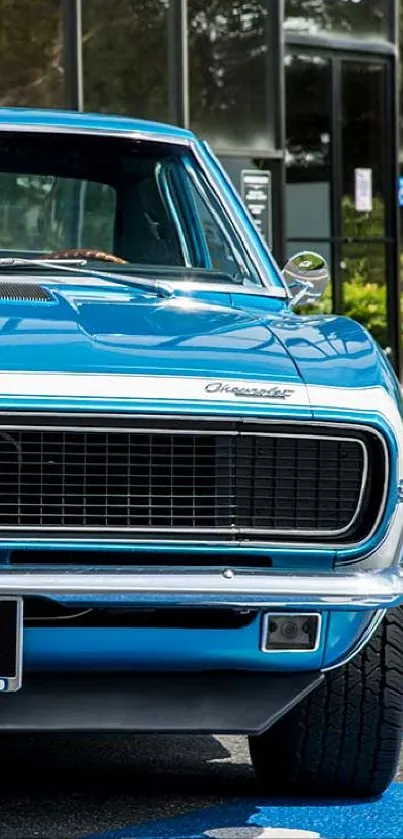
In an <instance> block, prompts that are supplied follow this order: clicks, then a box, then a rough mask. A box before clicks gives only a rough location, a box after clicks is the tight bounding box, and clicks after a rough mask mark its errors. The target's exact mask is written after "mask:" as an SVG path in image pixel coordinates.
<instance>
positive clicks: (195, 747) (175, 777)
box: [0, 735, 256, 839]
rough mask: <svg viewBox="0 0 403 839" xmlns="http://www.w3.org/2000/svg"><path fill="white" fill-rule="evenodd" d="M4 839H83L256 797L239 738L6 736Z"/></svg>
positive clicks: (0, 748)
mask: <svg viewBox="0 0 403 839" xmlns="http://www.w3.org/2000/svg"><path fill="white" fill-rule="evenodd" d="M0 754H1V757H2V760H1V764H2V771H1V783H0V839H22V837H26V838H27V839H31V837H36V839H37V837H46V839H59V837H66V839H70V837H83V836H85V835H89V834H91V835H92V834H94V833H102V832H106V831H110V830H112V829H114V830H119V829H121V828H124V827H126V826H127V825H133V824H138V823H141V822H143V821H148V820H149V819H156V818H163V817H170V816H178V815H183V814H184V813H187V812H189V811H190V810H192V809H195V808H200V807H204V806H213V805H217V804H222V803H227V802H228V801H231V800H232V799H234V798H239V797H243V796H249V795H254V794H255V792H256V790H255V783H254V778H253V773H252V770H251V767H250V764H249V757H248V749H247V743H246V740H245V739H244V738H240V737H206V736H198V737H184V736H183V737H182V736H181V737H168V736H161V735H158V736H145V735H142V736H140V737H137V736H136V737H134V736H133V737H128V736H127V735H125V736H123V735H122V736H118V737H117V736H113V737H112V736H108V737H106V736H93V735H92V736H87V735H80V736H74V737H71V736H57V737H56V736H53V735H52V736H43V735H35V736H27V735H24V736H20V735H19V736H18V737H17V736H15V735H7V736H4V735H1V737H0Z"/></svg>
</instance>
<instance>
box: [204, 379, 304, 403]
mask: <svg viewBox="0 0 403 839" xmlns="http://www.w3.org/2000/svg"><path fill="white" fill-rule="evenodd" d="M205 391H206V393H211V394H214V393H232V394H233V396H241V397H242V396H243V397H248V396H251V397H252V398H254V399H287V398H288V397H289V396H292V394H293V393H294V390H292V389H291V388H283V387H269V388H264V387H244V386H243V385H226V384H224V382H211V383H210V384H208V385H206V387H205Z"/></svg>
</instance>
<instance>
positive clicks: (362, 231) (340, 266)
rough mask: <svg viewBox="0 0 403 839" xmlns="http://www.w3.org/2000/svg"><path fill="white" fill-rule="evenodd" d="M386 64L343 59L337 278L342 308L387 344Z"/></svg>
mask: <svg viewBox="0 0 403 839" xmlns="http://www.w3.org/2000/svg"><path fill="white" fill-rule="evenodd" d="M386 70H387V68H386V66H385V64H384V63H383V62H378V61H376V62H375V61H362V60H342V61H340V63H339V66H338V67H337V68H336V74H337V75H336V83H338V85H339V86H340V88H339V89H340V98H339V101H340V111H339V122H338V132H337V133H338V135H339V136H338V137H337V140H338V142H337V147H338V148H337V155H338V159H337V160H336V161H335V163H336V166H335V172H334V176H335V177H334V190H335V206H336V208H337V209H336V213H335V227H336V229H335V231H334V233H335V248H334V250H335V259H334V271H335V283H336V286H337V287H338V291H339V294H338V296H339V300H338V301H337V302H338V304H339V306H338V308H340V310H341V311H343V312H344V313H345V314H347V315H351V316H353V317H355V318H356V319H362V320H363V322H364V323H365V326H367V328H369V329H370V331H371V332H372V334H373V335H374V337H375V338H376V339H377V340H378V341H379V343H380V344H381V345H382V346H383V347H387V345H388V329H387V302H386V301H387V294H386V288H387V286H386V278H387V251H386V246H387V237H386V217H385V207H386V195H387V178H388V168H387V167H388V160H387V124H386V119H385V116H386V115H385V90H386Z"/></svg>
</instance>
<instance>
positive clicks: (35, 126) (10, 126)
mask: <svg viewBox="0 0 403 839" xmlns="http://www.w3.org/2000/svg"><path fill="white" fill-rule="evenodd" d="M1 131H15V132H16V133H24V134H80V135H83V134H84V135H87V136H88V137H119V138H122V139H126V140H146V141H147V142H153V143H165V144H168V145H175V146H183V147H184V148H185V149H186V148H187V149H188V148H191V147H192V146H193V145H194V144H196V142H197V141H196V138H195V137H193V136H192V135H190V136H189V137H187V136H183V135H181V136H179V137H178V136H177V135H176V136H175V134H169V133H168V134H162V133H161V134H157V133H156V132H155V131H153V130H152V129H150V130H147V129H141V130H137V131H136V130H130V129H122V130H119V129H117V128H108V127H107V126H102V128H101V127H99V128H95V127H94V128H89V127H88V126H87V127H85V128H84V127H83V128H80V127H78V126H77V125H69V126H65V125H43V124H41V123H38V122H36V123H31V124H29V125H28V124H23V123H15V122H2V121H0V132H1Z"/></svg>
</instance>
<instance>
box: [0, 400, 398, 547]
mask: <svg viewBox="0 0 403 839" xmlns="http://www.w3.org/2000/svg"><path fill="white" fill-rule="evenodd" d="M24 416H25V417H26V416H28V413H27V414H25V413H24ZM29 416H30V417H34V416H35V418H36V419H39V418H41V419H42V420H43V417H44V416H46V417H57V418H58V419H59V418H60V419H63V420H64V422H63V423H60V424H59V423H57V424H55V425H53V424H49V425H44V424H43V423H42V424H37V423H35V424H22V423H21V424H19V423H16V422H10V423H7V422H4V420H5V415H4V414H3V415H2V416H0V422H1V424H0V434H1V432H2V431H3V433H4V432H6V431H8V432H9V431H13V430H14V431H18V430H24V431H26V432H27V433H29V432H31V431H41V432H42V431H49V432H52V431H65V432H72V433H74V432H81V433H85V432H88V433H102V432H107V433H122V432H125V433H126V434H128V436H130V433H133V434H136V433H138V434H141V433H147V434H152V433H155V434H158V435H160V434H171V435H172V434H175V435H182V434H183V435H193V436H195V437H196V436H199V435H202V436H203V435H204V436H206V435H208V433H209V432H208V431H206V430H199V429H194V428H191V427H190V428H182V427H180V428H172V427H169V428H161V427H154V428H153V426H150V425H144V426H143V425H138V426H137V425H136V427H135V428H131V427H130V422H128V425H127V426H126V427H124V428H123V427H116V426H115V427H112V426H110V425H104V424H103V423H102V424H101V423H100V424H99V425H96V424H94V425H88V426H87V425H79V424H77V425H72V424H69V423H66V421H65V420H66V417H67V418H71V419H73V416H72V415H60V414H46V415H43V414H36V413H35V414H34V413H30V414H29ZM75 416H79V417H80V418H83V415H75ZM87 416H88V415H87ZM116 416H123V415H116ZM94 418H96V419H99V420H107V419H112V416H110V415H109V416H108V417H107V416H105V415H94V416H91V419H94ZM130 419H132V420H133V419H134V418H133V417H131V418H130V417H127V416H126V420H128V421H130ZM142 419H152V418H151V417H147V418H145V417H143V418H142ZM154 419H155V417H154ZM158 419H159V420H161V419H162V420H164V419H168V418H167V417H165V418H164V417H158ZM169 419H170V420H173V418H172V417H170V418H169ZM189 419H190V418H188V417H187V418H186V417H175V422H176V423H179V422H186V421H189ZM192 419H193V421H195V418H192ZM197 419H198V421H200V420H202V421H206V420H214V421H217V420H218V421H220V420H221V421H222V422H225V421H227V422H231V421H232V422H233V420H232V419H231V418H222V417H219V418H217V417H207V418H206V417H204V418H199V417H198V418H197ZM136 420H137V421H139V420H140V417H138V416H137V417H136ZM246 421H248V422H249V423H252V424H259V426H260V428H259V430H258V431H242V430H235V431H234V430H231V429H225V430H224V429H223V430H221V429H214V431H212V432H210V434H212V435H213V434H214V436H228V437H230V436H231V437H234V436H241V437H242V436H249V437H275V438H280V437H283V438H290V437H291V438H292V439H304V438H308V439H315V440H318V439H319V440H327V441H329V440H337V442H343V441H347V442H355V443H359V444H360V445H361V448H362V451H363V464H364V465H363V472H362V481H361V488H360V494H359V502H358V504H357V508H356V511H355V514H354V517H353V518H352V519H351V520H350V521H349V523H348V525H347V526H345V527H343V528H341V529H338V530H337V529H336V530H335V529H333V530H318V529H315V530H308V529H303V530H298V529H291V528H290V529H284V530H281V529H267V528H259V527H252V528H249V527H237V526H234V525H233V526H231V527H215V526H214V527H207V528H203V527H193V526H192V527H175V526H168V527H167V526H163V527H156V526H154V525H153V526H150V527H148V526H146V525H142V526H139V527H137V526H130V525H129V526H124V527H122V526H119V527H114V526H99V525H96V526H90V525H81V526H66V525H57V526H51V525H46V524H44V525H37V526H31V525H14V526H10V525H0V531H1V532H9V533H14V534H17V533H21V532H24V533H26V532H28V533H31V532H32V534H36V533H46V532H49V533H52V532H58V533H66V534H68V533H105V534H108V533H110V534H111V535H113V534H117V533H121V534H125V535H126V536H128V537H130V536H133V537H135V536H137V537H138V535H139V534H145V535H147V534H149V533H157V534H166V533H167V531H168V532H169V533H170V534H172V535H174V534H178V535H179V534H183V535H186V536H192V535H193V536H196V537H203V536H206V535H210V536H213V535H215V534H216V535H217V536H218V535H221V536H232V537H233V536H237V535H239V536H241V537H242V536H244V537H248V536H251V535H253V536H255V537H256V536H257V537H259V536H260V537H261V541H259V543H258V542H256V543H255V544H256V547H258V545H259V544H262V542H265V545H267V546H268V545H269V544H270V542H269V541H268V540H270V539H271V538H273V537H274V538H276V537H277V536H287V537H290V539H291V540H294V539H298V537H309V536H315V537H318V536H320V537H327V536H329V537H337V536H338V535H342V534H343V533H345V532H347V530H350V529H351V527H352V526H353V524H354V522H355V521H356V519H357V517H358V516H359V513H360V510H361V508H362V503H363V496H364V492H365V485H366V479H367V473H368V452H367V448H366V446H365V444H364V443H363V441H362V440H360V439H358V438H357V437H356V436H354V432H364V433H365V432H366V433H371V434H373V435H375V436H376V437H377V438H378V439H379V440H380V441H381V443H382V447H383V450H384V453H385V484H384V490H383V497H382V503H381V505H380V509H379V513H378V516H377V518H376V521H375V522H374V525H373V527H372V529H371V532H370V533H369V534H367V535H366V537H365V541H367V540H368V539H369V538H370V536H371V535H372V534H373V532H374V531H375V530H376V528H377V526H378V524H379V521H380V519H381V517H382V515H383V511H384V508H385V503H386V496H387V487H388V480H389V456H388V449H387V445H386V441H385V439H384V437H383V435H382V434H380V433H379V432H378V431H377V430H376V429H374V428H373V427H371V426H364V425H363V426H361V425H357V424H354V425H353V424H338V423H337V424H336V423H329V422H323V423H312V424H310V427H313V428H315V431H313V432H312V433H301V434H295V433H291V432H290V434H286V433H284V434H279V433H278V432H270V431H264V430H263V424H264V425H265V427H266V428H267V427H270V425H281V426H287V425H294V426H295V425H300V424H301V423H300V422H298V421H288V422H287V421H283V420H282V419H280V418H278V419H276V420H262V419H259V420H257V421H255V420H254V419H250V418H248V419H247V420H246ZM241 423H242V420H241ZM317 428H318V429H319V428H322V429H327V430H329V429H334V430H336V429H337V430H338V431H341V430H342V429H344V430H346V431H348V432H349V434H348V435H346V436H344V437H341V436H335V437H332V436H331V435H323V434H320V433H318V432H317V431H316V429H317ZM14 538H15V536H14ZM17 538H18V537H17ZM28 538H29V537H28ZM133 541H135V540H134V539H133ZM189 541H191V540H189ZM196 541H197V540H196ZM183 544H184V545H185V544H186V542H184V543H183ZM206 544H208V543H206ZM348 544H349V546H356V545H357V544H359V543H357V542H356V543H354V542H352V541H350V542H349V543H348ZM283 545H284V543H283ZM292 545H293V547H295V546H296V543H295V541H292ZM284 546H285V545H284ZM301 547H304V548H306V547H307V543H306V542H304V543H303V545H302V546H301ZM315 547H316V548H318V547H320V544H319V543H318V542H315ZM325 547H326V548H329V547H330V545H329V543H326V544H325ZM338 547H339V548H340V547H343V545H342V544H340V543H339V544H338Z"/></svg>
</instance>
